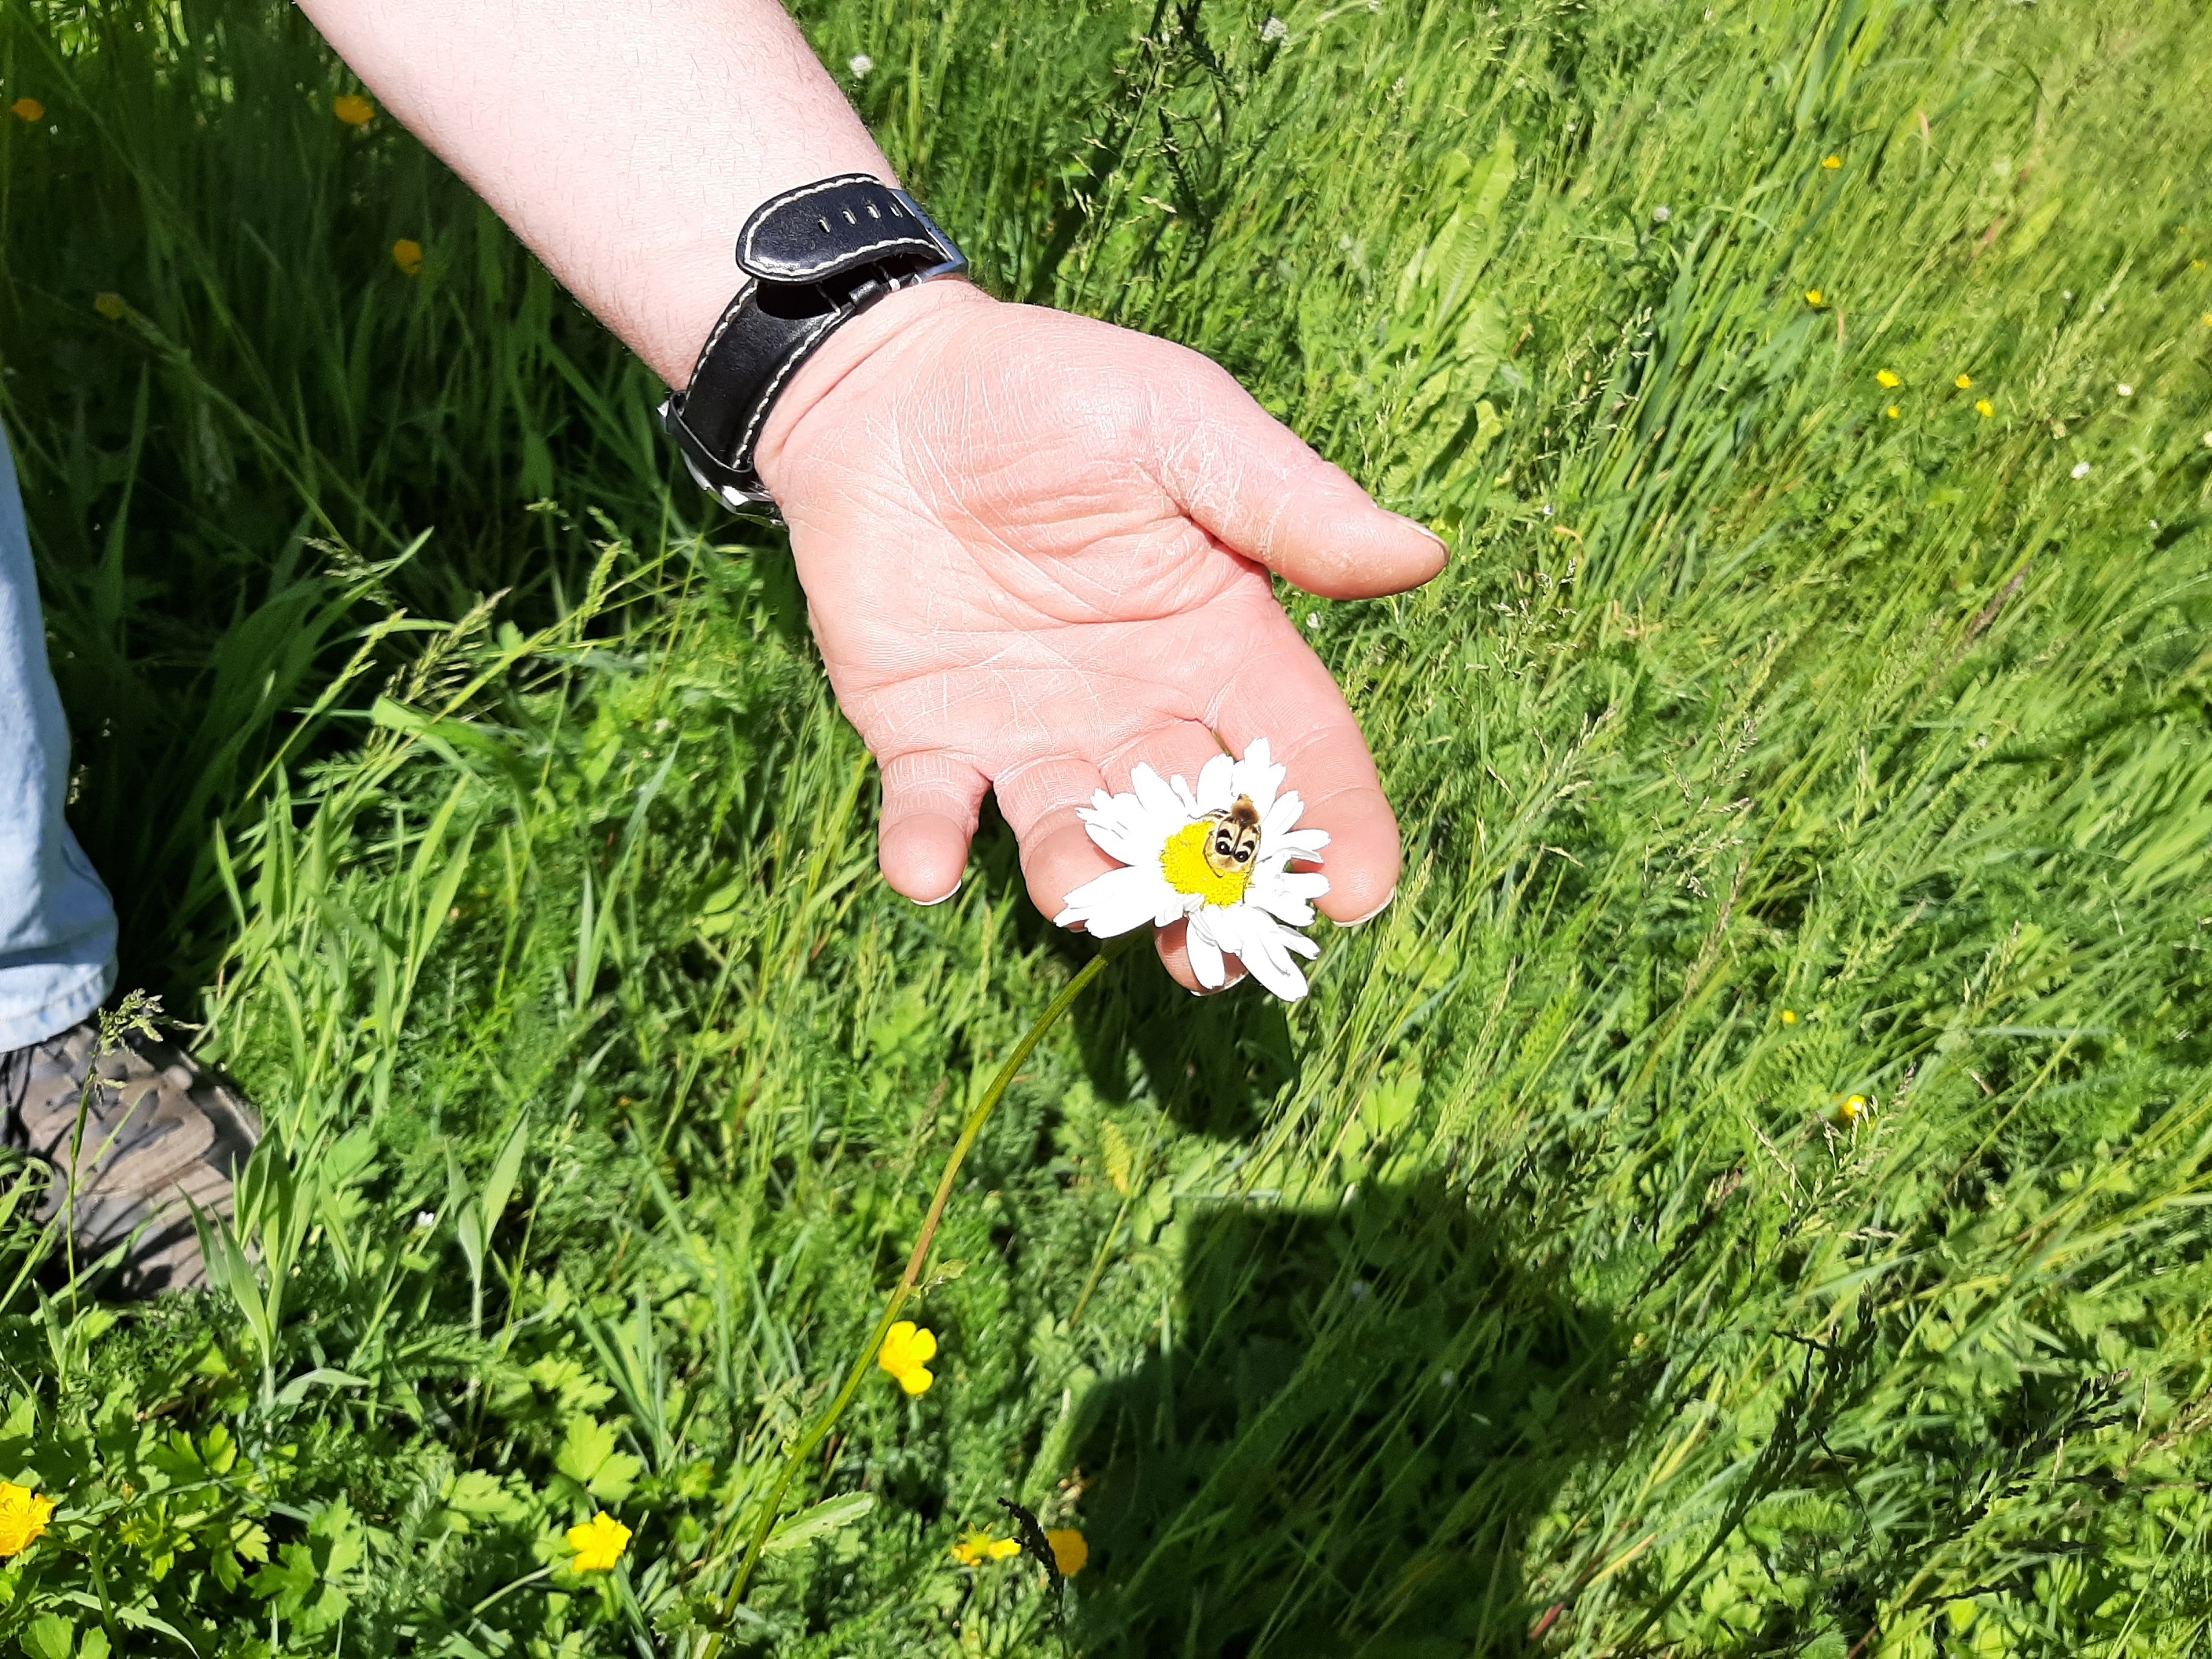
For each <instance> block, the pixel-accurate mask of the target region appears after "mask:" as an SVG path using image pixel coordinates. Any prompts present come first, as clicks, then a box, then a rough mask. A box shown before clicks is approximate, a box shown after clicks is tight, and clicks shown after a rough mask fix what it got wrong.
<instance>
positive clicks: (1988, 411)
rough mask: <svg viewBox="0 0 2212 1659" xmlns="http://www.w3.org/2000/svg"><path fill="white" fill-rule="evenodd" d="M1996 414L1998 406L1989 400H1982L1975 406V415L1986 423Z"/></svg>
mask: <svg viewBox="0 0 2212 1659" xmlns="http://www.w3.org/2000/svg"><path fill="white" fill-rule="evenodd" d="M1996 412H1997V406H1996V404H1993V403H1991V402H1990V400H1989V399H1988V398H1981V399H1980V400H1978V402H1977V403H1976V404H1974V413H1975V414H1977V415H1978V416H1981V417H1982V418H1983V419H1984V420H1985V421H1986V420H1988V419H1989V418H1990V416H1992V415H1994V414H1996Z"/></svg>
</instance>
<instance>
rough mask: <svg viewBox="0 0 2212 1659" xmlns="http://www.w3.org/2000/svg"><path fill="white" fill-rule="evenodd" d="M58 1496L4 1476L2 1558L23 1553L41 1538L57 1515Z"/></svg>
mask: <svg viewBox="0 0 2212 1659" xmlns="http://www.w3.org/2000/svg"><path fill="white" fill-rule="evenodd" d="M53 1515H54V1500H53V1499H52V1498H41V1497H40V1496H39V1494H38V1493H36V1492H33V1491H32V1490H31V1489H30V1488H29V1487H28V1486H17V1485H15V1482H14V1481H12V1480H0V1561H4V1560H6V1559H8V1558H9V1557H10V1556H15V1555H21V1553H23V1552H24V1551H25V1550H27V1549H28V1548H30V1547H31V1546H32V1545H33V1544H35V1543H37V1542H38V1541H39V1539H40V1536H41V1535H42V1534H44V1533H45V1532H46V1522H49V1521H51V1520H52V1519H53Z"/></svg>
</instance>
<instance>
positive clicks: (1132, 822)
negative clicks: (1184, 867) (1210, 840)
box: [1076, 790, 1167, 864]
mask: <svg viewBox="0 0 2212 1659" xmlns="http://www.w3.org/2000/svg"><path fill="white" fill-rule="evenodd" d="M1099 799H1100V800H1101V802H1102V803H1103V805H1097V806H1091V807H1078V808H1077V809H1076V816H1077V817H1079V818H1081V819H1082V820H1083V822H1084V826H1085V828H1086V829H1088V830H1089V831H1090V832H1091V840H1092V841H1094V842H1097V844H1098V846H1099V847H1100V848H1101V849H1102V850H1103V851H1104V853H1105V854H1106V855H1107V856H1108V857H1109V858H1111V859H1116V860H1120V861H1121V863H1123V864H1156V863H1158V861H1159V856H1160V848H1161V847H1162V846H1164V844H1165V843H1166V841H1167V835H1166V833H1165V832H1164V830H1163V829H1162V827H1161V826H1160V825H1158V824H1157V823H1154V822H1153V821H1152V817H1151V816H1150V815H1149V814H1147V813H1146V811H1145V809H1144V807H1143V806H1142V805H1139V802H1138V800H1137V798H1136V797H1135V796H1134V795H1108V794H1106V793H1105V792H1104V791H1103V790H1102V791H1100V792H1099Z"/></svg>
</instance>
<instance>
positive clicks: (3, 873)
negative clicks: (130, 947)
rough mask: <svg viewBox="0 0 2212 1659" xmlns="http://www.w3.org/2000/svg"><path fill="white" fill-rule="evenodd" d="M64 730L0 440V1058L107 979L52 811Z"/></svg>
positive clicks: (105, 923) (63, 767)
mask: <svg viewBox="0 0 2212 1659" xmlns="http://www.w3.org/2000/svg"><path fill="white" fill-rule="evenodd" d="M68 799H69V728H68V726H66V725H65V724H64V721H63V719H62V700H61V695H60V693H58V691H56V690H55V689H54V677H53V673H52V670H51V669H50V668H49V667H48V666H47V664H46V624H45V623H44V621H43V620H42V618H41V617H40V613H39V589H38V582H37V579H36V578H35V576H34V575H33V573H32V569H31V538H30V535H29V532H28V531H27V528H26V527H25V526H24V522H23V501H22V497H21V495H20V494H19V493H18V491H17V489H16V486H15V460H14V458H13V457H12V456H11V455H10V454H9V449H8V442H7V435H6V434H5V433H0V1053H6V1052H8V1051H9V1050H11V1049H15V1048H22V1047H24V1046H26V1045H27V1044H29V1043H33V1042H41V1041H43V1040H44V1039H45V1038H47V1037H50V1036H53V1035H54V1034H55V1033H57V1032H58V1031H63V1030H67V1029H68V1028H69V1027H70V1026H72V1025H74V1024H76V1023H77V1021H79V1020H81V1019H82V1018H84V1017H85V1016H86V1015H87V1014H88V1013H90V1012H92V1011H93V1010H94V1008H97V1007H98V1006H100V1000H101V999H102V998H104V997H106V994H107V993H108V991H109V989H110V987H112V985H113V984H114V981H115V907H114V906H113V905H112V903H111V902H109V900H108V896H107V889H106V888H105V887H103V886H102V885H101V884H100V878H99V877H98V876H97V875H96V874H94V872H93V868H92V866H91V864H90V862H89V861H88V860H87V859H86V858H85V855H84V852H83V849H82V848H80V847H78V845H77V844H76V836H73V835H71V834H70V828H69V824H68V823H67V821H66V820H65V819H64V817H63V816H62V809H63V807H64V805H65V804H66V803H67V801H68Z"/></svg>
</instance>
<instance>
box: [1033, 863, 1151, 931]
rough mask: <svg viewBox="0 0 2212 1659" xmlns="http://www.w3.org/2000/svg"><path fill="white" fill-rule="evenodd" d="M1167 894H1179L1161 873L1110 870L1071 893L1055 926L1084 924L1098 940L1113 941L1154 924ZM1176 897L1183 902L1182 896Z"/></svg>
mask: <svg viewBox="0 0 2212 1659" xmlns="http://www.w3.org/2000/svg"><path fill="white" fill-rule="evenodd" d="M1163 891H1165V892H1168V893H1170V894H1174V893H1175V890H1174V889H1173V888H1171V887H1170V886H1168V884H1167V883H1166V882H1165V881H1164V880H1162V879H1161V878H1160V873H1159V872H1158V871H1157V870H1147V869H1141V868H1125V869H1121V870H1109V871H1108V872H1106V873H1105V874H1104V875H1103V876H1100V877H1098V878H1097V879H1096V880H1093V881H1086V882H1085V883H1084V884H1083V885H1082V886H1080V887H1079V888H1077V889H1076V890H1074V891H1073V892H1072V893H1070V894H1069V895H1068V896H1067V907H1066V908H1065V909H1063V910H1062V911H1061V912H1060V914H1059V915H1056V916H1054V918H1053V922H1054V926H1056V927H1073V925H1074V924H1075V923H1077V922H1081V923H1082V924H1083V925H1084V926H1085V927H1087V928H1089V929H1090V930H1091V933H1092V934H1093V935H1094V936H1095V937H1097V938H1099V939H1112V938H1114V937H1115V935H1116V934H1120V933H1128V932H1130V931H1131V930H1132V929H1134V928H1138V927H1143V926H1144V925H1145V924H1146V922H1148V921H1152V918H1153V916H1154V915H1155V914H1157V912H1158V909H1159V904H1160V894H1161V893H1162V892H1163ZM1176 898H1177V899H1178V902H1179V901H1180V898H1181V896H1180V895H1176Z"/></svg>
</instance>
